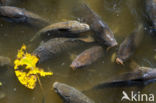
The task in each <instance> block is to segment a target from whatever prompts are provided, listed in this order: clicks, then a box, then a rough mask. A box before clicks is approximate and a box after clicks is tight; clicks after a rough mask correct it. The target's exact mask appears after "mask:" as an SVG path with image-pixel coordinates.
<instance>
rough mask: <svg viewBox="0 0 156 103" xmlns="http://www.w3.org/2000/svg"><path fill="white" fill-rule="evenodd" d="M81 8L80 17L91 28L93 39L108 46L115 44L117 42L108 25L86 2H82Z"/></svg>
mask: <svg viewBox="0 0 156 103" xmlns="http://www.w3.org/2000/svg"><path fill="white" fill-rule="evenodd" d="M82 9H83V11H82V12H83V16H82V17H81V18H82V19H83V20H84V21H85V22H86V23H87V24H89V26H90V28H91V30H92V31H93V32H94V37H95V38H96V39H95V40H96V41H97V42H98V43H100V44H102V45H103V44H104V45H106V46H108V47H114V46H116V45H117V44H118V43H117V41H116V40H115V38H114V34H113V32H112V31H111V29H110V28H109V26H108V25H107V24H106V23H105V22H104V21H103V20H102V19H101V18H100V17H99V16H98V15H97V14H96V13H95V12H94V11H93V10H91V9H90V8H89V7H88V6H87V5H86V4H82Z"/></svg>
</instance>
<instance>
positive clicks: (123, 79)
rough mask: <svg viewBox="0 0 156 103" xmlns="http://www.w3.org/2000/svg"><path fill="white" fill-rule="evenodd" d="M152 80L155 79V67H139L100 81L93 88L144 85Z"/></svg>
mask: <svg viewBox="0 0 156 103" xmlns="http://www.w3.org/2000/svg"><path fill="white" fill-rule="evenodd" d="M154 81H156V68H150V67H139V68H137V70H136V71H132V72H127V73H123V74H121V75H119V76H116V77H114V78H113V79H111V80H109V81H106V82H103V83H100V84H98V85H96V86H95V87H93V88H94V89H100V88H104V87H117V86H146V85H148V84H149V83H152V82H154Z"/></svg>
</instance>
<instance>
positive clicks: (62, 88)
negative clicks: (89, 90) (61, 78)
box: [53, 82, 94, 103]
mask: <svg viewBox="0 0 156 103" xmlns="http://www.w3.org/2000/svg"><path fill="white" fill-rule="evenodd" d="M53 88H54V90H55V92H56V93H57V94H58V95H60V97H61V98H62V99H63V100H64V103H94V101H92V100H91V99H89V98H88V97H87V96H86V95H84V94H83V93H81V92H80V91H79V90H77V89H75V88H73V87H71V86H69V85H67V84H64V83H59V82H55V83H54V84H53Z"/></svg>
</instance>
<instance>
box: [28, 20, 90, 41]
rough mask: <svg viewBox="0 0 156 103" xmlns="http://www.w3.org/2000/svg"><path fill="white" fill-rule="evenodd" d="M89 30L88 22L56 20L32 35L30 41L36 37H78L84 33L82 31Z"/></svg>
mask: <svg viewBox="0 0 156 103" xmlns="http://www.w3.org/2000/svg"><path fill="white" fill-rule="evenodd" d="M89 30H90V27H89V25H88V24H86V23H80V22H79V21H75V20H70V21H66V22H58V23H54V24H51V25H48V26H46V27H44V28H43V29H41V30H40V31H39V32H38V33H37V34H36V35H34V37H33V38H32V39H31V41H33V40H34V39H35V38H37V37H42V38H45V39H47V38H48V39H51V38H54V37H70V38H73V37H79V36H81V35H85V34H86V33H84V32H87V31H89ZM82 33H83V34H82Z"/></svg>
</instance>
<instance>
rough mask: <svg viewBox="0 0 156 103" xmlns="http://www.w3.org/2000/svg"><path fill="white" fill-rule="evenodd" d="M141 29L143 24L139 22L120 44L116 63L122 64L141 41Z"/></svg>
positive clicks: (142, 29)
mask: <svg viewBox="0 0 156 103" xmlns="http://www.w3.org/2000/svg"><path fill="white" fill-rule="evenodd" d="M143 31H144V28H143V25H142V24H140V25H139V26H138V28H137V29H136V30H135V31H134V32H133V33H132V34H130V35H129V36H128V37H127V38H126V39H125V40H124V41H123V42H122V43H121V44H120V47H119V50H118V52H117V58H116V63H118V64H124V62H125V61H126V60H128V59H129V58H130V57H131V56H132V55H133V54H134V52H135V50H136V48H137V47H138V46H139V45H140V42H141V41H142V38H143Z"/></svg>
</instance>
